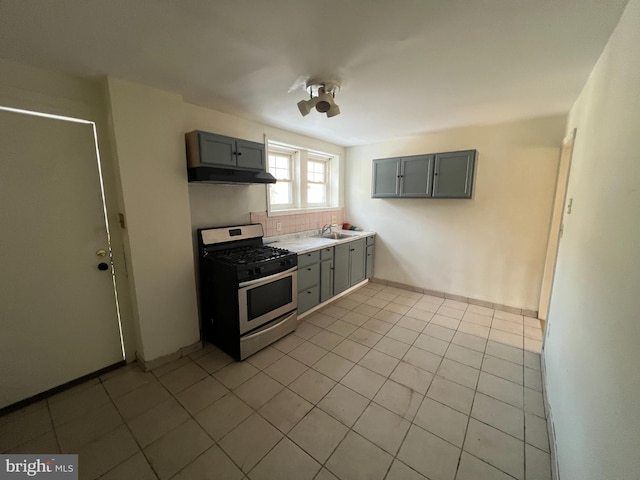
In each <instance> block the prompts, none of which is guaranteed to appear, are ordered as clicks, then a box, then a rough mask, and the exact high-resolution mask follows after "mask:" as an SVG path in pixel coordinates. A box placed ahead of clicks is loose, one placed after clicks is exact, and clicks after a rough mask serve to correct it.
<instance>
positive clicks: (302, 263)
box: [298, 250, 320, 268]
mask: <svg viewBox="0 0 640 480" xmlns="http://www.w3.org/2000/svg"><path fill="white" fill-rule="evenodd" d="M319 261H320V251H319V250H314V251H313V252H307V253H301V254H300V255H298V268H300V267H306V266H307V265H311V264H312V263H318V262H319Z"/></svg>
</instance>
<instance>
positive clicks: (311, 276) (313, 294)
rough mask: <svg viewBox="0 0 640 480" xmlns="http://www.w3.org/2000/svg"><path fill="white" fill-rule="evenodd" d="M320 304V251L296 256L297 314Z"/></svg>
mask: <svg viewBox="0 0 640 480" xmlns="http://www.w3.org/2000/svg"><path fill="white" fill-rule="evenodd" d="M319 303H320V251H319V250H316V251H314V252H308V253H303V254H301V255H298V313H303V312H306V311H307V310H309V309H311V308H313V307H315V306H316V305H318V304H319Z"/></svg>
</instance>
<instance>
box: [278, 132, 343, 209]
mask: <svg viewBox="0 0 640 480" xmlns="http://www.w3.org/2000/svg"><path fill="white" fill-rule="evenodd" d="M267 146H268V155H267V158H268V170H269V172H270V173H271V174H272V175H273V176H274V177H276V180H277V182H276V183H275V184H271V185H269V189H268V194H267V195H268V204H269V207H268V210H269V212H274V211H307V210H314V209H322V208H336V207H337V206H338V190H339V189H338V182H339V178H338V170H339V169H338V157H337V156H335V155H331V154H328V153H322V152H317V151H313V150H307V149H304V148H299V147H294V146H291V145H285V144H280V143H275V142H271V141H269V142H267Z"/></svg>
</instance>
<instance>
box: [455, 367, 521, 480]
mask: <svg viewBox="0 0 640 480" xmlns="http://www.w3.org/2000/svg"><path fill="white" fill-rule="evenodd" d="M483 363H484V358H483ZM478 379H479V377H478ZM478 381H479V380H478ZM478 393H482V392H478V385H477V384H476V390H475V392H474V395H473V401H472V402H471V410H470V411H469V417H468V418H467V428H466V429H465V432H464V440H463V441H462V447H461V449H460V457H459V458H458V466H457V467H456V474H455V476H454V478H455V477H456V476H457V475H458V469H459V468H460V462H461V461H462V453H463V452H466V453H467V454H468V455H472V456H473V457H475V458H477V459H478V460H480V461H482V462H484V463H486V464H487V465H491V466H492V467H494V468H495V469H497V470H499V471H501V472H502V473H505V474H506V475H509V476H510V477H512V478H516V477H513V476H512V475H510V474H508V473H507V472H505V471H503V470H502V469H501V468H499V467H498V466H496V465H493V464H491V463H489V462H486V461H484V460H483V459H481V458H479V457H476V456H475V455H473V454H472V453H470V452H468V451H467V450H465V446H466V443H467V436H468V433H469V424H470V423H471V418H473V419H474V420H475V421H477V422H479V423H482V424H483V425H487V426H489V427H491V428H493V429H495V430H498V431H499V432H502V430H500V429H499V428H497V427H494V426H493V425H489V424H488V423H485V422H483V421H481V420H478V419H477V418H475V417H473V416H472V415H473V407H474V405H475V402H476V397H477V395H478ZM483 395H486V394H483ZM492 398H493V397H492ZM496 400H497V399H496ZM504 403H506V402H504ZM522 422H523V433H524V411H523V415H522ZM502 433H504V434H505V435H509V436H510V437H511V438H515V439H517V440H518V441H520V442H522V444H523V458H524V459H525V461H526V457H525V456H524V449H525V448H526V445H525V442H524V440H520V439H518V438H517V437H514V436H513V435H510V434H508V433H506V432H502ZM525 438H526V437H525ZM522 468H523V472H526V464H523V467H522ZM522 480H524V477H523V479H522Z"/></svg>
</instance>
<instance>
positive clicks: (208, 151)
mask: <svg viewBox="0 0 640 480" xmlns="http://www.w3.org/2000/svg"><path fill="white" fill-rule="evenodd" d="M198 142H199V147H200V163H202V164H203V165H214V166H222V167H235V166H236V156H235V151H236V141H235V139H233V138H230V137H225V136H222V135H215V134H213V133H207V132H199V134H198Z"/></svg>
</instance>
